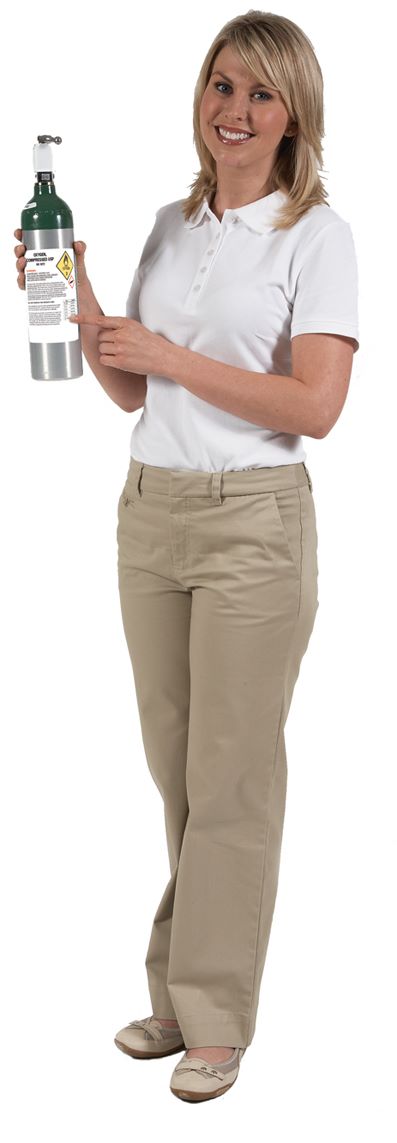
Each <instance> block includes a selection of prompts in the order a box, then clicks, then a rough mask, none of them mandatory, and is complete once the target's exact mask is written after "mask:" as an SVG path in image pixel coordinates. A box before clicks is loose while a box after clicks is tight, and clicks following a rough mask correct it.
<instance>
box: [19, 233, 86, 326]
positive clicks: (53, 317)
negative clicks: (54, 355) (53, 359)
mask: <svg viewBox="0 0 397 1143" xmlns="http://www.w3.org/2000/svg"><path fill="white" fill-rule="evenodd" d="M25 258H26V266H25V281H26V296H27V300H28V321H29V341H31V342H33V341H35V342H37V341H40V342H45V341H49V342H54V341H56V342H65V341H77V340H78V337H79V328H80V327H79V326H78V325H74V324H73V322H70V321H68V318H69V317H70V315H71V314H77V312H78V308H77V288H76V270H75V253H74V250H73V247H67V248H63V249H60V248H59V247H54V246H53V247H51V248H50V249H48V248H47V249H44V248H41V249H40V250H26V251H25Z"/></svg>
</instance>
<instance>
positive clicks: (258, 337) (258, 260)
mask: <svg viewBox="0 0 397 1143" xmlns="http://www.w3.org/2000/svg"><path fill="white" fill-rule="evenodd" d="M182 201H183V200H182V199H178V200H177V201H175V202H171V203H167V204H166V205H165V206H162V207H160V209H159V210H158V211H157V213H156V218H155V224H154V227H153V230H152V231H151V233H150V235H149V237H148V238H147V240H146V243H145V245H144V248H143V251H142V255H141V259H140V262H139V265H138V267H137V269H136V271H135V275H134V279H133V282H132V286H131V289H130V292H129V295H128V299H127V304H126V316H127V317H132V318H135V319H136V320H137V321H141V322H142V324H143V325H145V326H146V327H147V328H148V329H150V330H153V331H154V332H155V333H159V334H162V335H163V336H164V337H166V338H168V339H169V340H170V341H172V342H174V343H175V344H177V345H183V346H185V347H187V348H188V349H192V350H194V351H195V352H196V353H200V354H204V355H205V356H206V357H212V358H215V359H216V360H217V361H223V362H224V363H225V364H228V365H235V366H238V367H239V368H241V369H244V370H250V371H252V372H257V373H278V374H282V375H287V376H290V375H291V338H292V337H294V336H295V335H296V334H300V333H339V334H344V335H345V336H347V337H352V338H354V342H355V344H354V352H356V350H357V349H358V347H359V329H358V275H357V261H356V254H355V247H354V241H353V235H352V231H351V228H350V225H349V223H348V222H346V221H345V220H344V219H343V218H341V216H340V215H339V214H337V213H336V212H335V211H334V210H332V208H331V207H329V206H326V205H325V204H322V203H321V204H318V205H316V206H313V207H311V208H310V209H309V210H308V211H307V212H306V214H305V215H304V216H303V217H302V218H300V219H299V221H298V222H297V223H295V225H294V226H293V227H291V228H290V229H289V230H276V229H275V228H274V226H273V225H272V222H273V218H274V215H275V213H276V212H277V209H278V208H279V206H280V205H281V203H282V202H283V201H285V195H284V193H283V192H282V191H274V192H273V193H272V194H269V195H266V196H264V197H263V198H261V199H258V200H257V201H256V202H252V203H248V205H246V206H242V207H238V208H235V209H233V210H232V209H228V210H225V211H224V213H223V217H222V221H221V222H220V221H219V219H218V218H217V217H216V215H215V214H214V213H213V211H212V210H211V209H210V207H209V205H208V199H205V201H204V202H203V203H202V205H201V207H200V208H199V210H198V211H197V212H196V214H195V216H194V217H193V218H191V219H190V220H189V221H188V222H185V220H184V216H183V212H182V206H181V204H182ZM263 384H264V385H266V380H264V381H263ZM130 453H131V456H134V457H135V458H136V459H137V460H140V461H143V462H144V463H145V464H150V465H155V466H161V467H166V468H175V469H196V470H197V469H200V470H204V471H205V472H220V471H229V470H232V469H244V468H259V467H263V466H268V465H269V466H272V465H281V464H296V463H297V462H299V461H302V460H305V459H306V455H307V454H306V452H305V450H304V447H303V439H302V437H301V436H297V435H294V434H292V433H285V432H275V431H274V430H273V429H267V428H263V426H262V425H257V424H251V422H249V421H246V420H243V419H242V418H241V417H238V416H235V415H234V414H233V413H229V412H225V411H224V410H223V409H219V408H217V407H216V406H215V405H211V404H209V403H208V401H203V400H202V399H201V398H200V397H197V396H196V395H195V394H193V393H190V392H189V390H188V389H185V388H184V386H183V385H181V384H179V383H176V382H175V381H172V380H170V379H169V378H167V377H162V376H161V375H160V374H153V373H151V374H148V376H147V394H146V400H145V404H144V406H143V410H142V413H141V416H140V418H139V420H138V421H137V423H136V424H135V426H134V428H133V431H132V435H131V441H130Z"/></svg>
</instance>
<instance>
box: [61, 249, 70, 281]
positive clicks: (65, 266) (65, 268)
mask: <svg viewBox="0 0 397 1143" xmlns="http://www.w3.org/2000/svg"><path fill="white" fill-rule="evenodd" d="M57 270H60V271H61V274H63V276H64V278H69V277H70V274H71V273H72V270H73V262H72V259H71V258H70V257H69V254H68V252H67V250H64V252H63V254H62V257H61V258H60V259H59V262H57Z"/></svg>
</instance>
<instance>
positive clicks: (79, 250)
mask: <svg viewBox="0 0 397 1143" xmlns="http://www.w3.org/2000/svg"><path fill="white" fill-rule="evenodd" d="M73 249H74V251H75V253H76V255H77V257H78V258H84V255H85V252H86V249H87V246H86V243H85V242H74V243H73Z"/></svg>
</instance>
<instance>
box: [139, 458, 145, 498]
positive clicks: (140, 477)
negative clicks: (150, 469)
mask: <svg viewBox="0 0 397 1143" xmlns="http://www.w3.org/2000/svg"><path fill="white" fill-rule="evenodd" d="M143 469H144V465H143V464H141V467H140V472H139V476H138V482H137V492H138V496H142V492H141V480H142V473H143Z"/></svg>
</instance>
